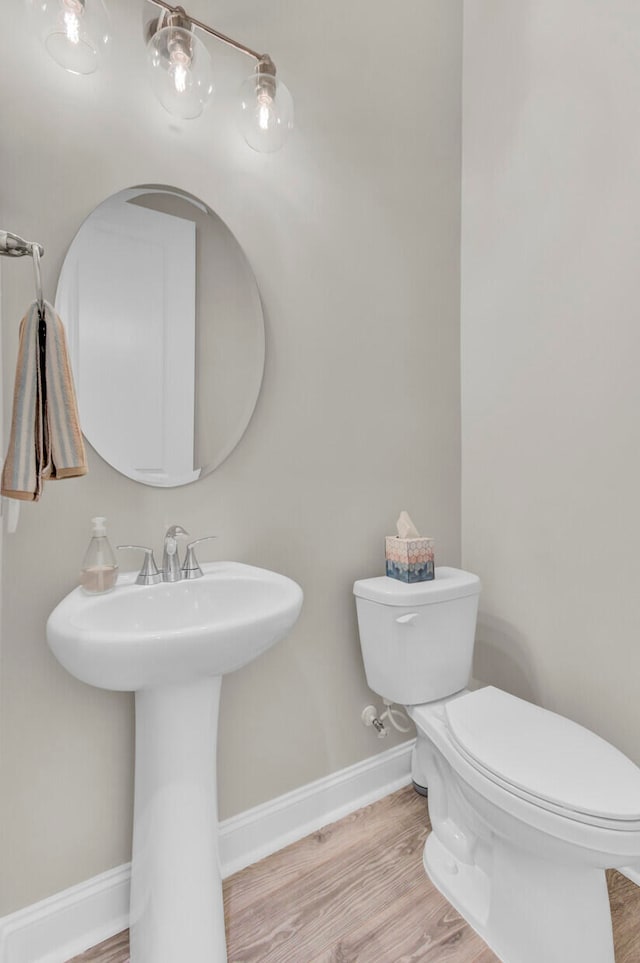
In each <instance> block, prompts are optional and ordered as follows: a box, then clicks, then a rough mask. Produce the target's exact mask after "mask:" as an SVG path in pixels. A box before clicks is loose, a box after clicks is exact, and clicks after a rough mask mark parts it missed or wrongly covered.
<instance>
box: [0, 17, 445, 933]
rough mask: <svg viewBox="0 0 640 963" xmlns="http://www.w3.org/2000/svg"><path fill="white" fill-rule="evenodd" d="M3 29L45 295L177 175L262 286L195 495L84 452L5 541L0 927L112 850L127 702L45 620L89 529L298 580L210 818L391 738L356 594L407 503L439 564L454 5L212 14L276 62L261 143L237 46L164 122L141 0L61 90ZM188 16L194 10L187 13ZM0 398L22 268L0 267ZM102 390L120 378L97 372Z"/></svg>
mask: <svg viewBox="0 0 640 963" xmlns="http://www.w3.org/2000/svg"><path fill="white" fill-rule="evenodd" d="M12 6H13V7H14V9H13V10H12V14H11V20H10V28H9V29H7V30H5V31H3V32H2V35H0V64H1V68H0V69H1V71H2V80H3V82H2V84H0V100H1V103H0V116H2V118H3V122H2V137H1V138H0V171H1V172H2V177H1V179H0V197H1V212H2V214H1V218H2V225H1V226H2V227H3V228H6V229H9V230H15V231H18V232H20V233H22V234H24V235H25V236H27V237H29V238H31V237H33V238H37V239H39V240H40V241H41V242H42V243H43V244H44V245H45V248H46V256H45V258H44V261H43V269H44V279H45V286H46V290H47V294H48V296H49V298H53V294H54V291H55V284H56V280H57V275H58V272H59V270H60V266H61V263H62V259H63V257H64V254H65V251H66V248H67V246H68V244H69V243H70V241H71V239H72V237H73V235H74V233H75V231H76V230H77V228H78V226H79V224H80V223H81V221H82V219H83V218H84V217H85V216H86V215H87V213H88V212H89V211H90V210H91V209H93V207H95V205H96V204H98V203H99V202H100V201H101V200H102V199H103V198H104V197H106V196H108V195H109V194H112V193H114V192H115V191H118V190H121V189H122V188H124V187H127V186H130V185H134V184H140V183H160V184H161V183H166V184H175V185H177V186H179V187H182V188H184V189H185V190H187V191H189V192H191V193H193V194H195V195H197V196H199V197H201V198H202V199H203V200H204V201H205V202H206V203H207V204H209V206H210V207H212V208H213V209H214V210H215V211H217V212H218V213H219V214H220V216H221V217H222V218H223V220H224V221H225V222H226V223H227V224H228V225H229V227H230V228H231V230H232V231H233V232H234V234H235V235H236V237H237V238H238V239H239V241H240V243H241V244H242V245H243V247H244V249H245V251H246V253H247V256H248V258H249V260H250V262H251V264H252V266H253V269H254V272H255V274H256V278H257V281H258V285H259V287H260V290H261V293H262V297H263V300H264V307H265V314H266V322H267V364H266V372H265V380H264V387H263V391H262V395H261V397H260V400H259V403H258V407H257V410H256V414H255V416H254V418H253V421H252V423H251V425H250V426H249V430H248V431H247V433H246V435H245V437H244V439H243V441H242V442H241V444H240V446H239V447H238V448H237V449H236V451H235V452H234V453H233V455H232V456H231V457H230V458H229V459H228V460H227V461H226V462H225V463H224V464H223V465H222V467H221V468H220V469H219V470H218V471H216V472H215V473H214V474H213V475H211V476H210V477H208V478H206V479H205V480H203V481H201V482H199V483H198V484H197V485H194V486H190V487H187V488H182V489H175V490H170V491H164V490H157V489H148V488H144V487H142V486H139V485H136V484H135V483H133V482H131V481H129V480H127V479H125V478H123V477H121V476H119V475H118V474H116V473H115V472H114V471H113V470H112V469H110V468H109V467H108V466H107V465H105V464H104V463H103V462H102V461H101V459H100V458H99V457H97V456H96V455H95V454H94V453H93V452H89V458H90V473H89V475H88V476H87V477H86V479H81V480H67V481H63V482H56V483H50V484H48V485H47V487H46V490H45V493H44V496H43V499H42V501H41V502H40V503H39V504H28V505H25V506H24V507H23V509H22V514H21V520H20V527H19V529H18V532H17V534H16V535H14V536H11V537H9V538H7V539H6V556H5V571H4V579H3V615H4V625H3V634H2V665H1V679H2V694H1V702H0V711H1V715H0V740H1V746H0V748H1V752H2V757H1V758H2V773H1V778H2V790H1V805H2V812H1V813H0V832H1V833H2V847H1V852H0V863H1V865H2V874H1V885H2V890H3V891H2V895H1V899H0V914H4V913H8V912H10V911H12V910H14V909H16V908H18V907H20V906H24V905H26V904H29V903H31V902H33V901H35V900H38V899H40V898H42V897H45V896H47V895H49V894H51V893H54V892H56V891H58V890H60V889H62V888H64V887H66V886H69V885H71V884H73V883H77V882H79V881H81V880H83V879H86V878H88V877H91V876H92V875H94V874H96V873H99V872H101V871H103V870H106V869H108V868H109V867H111V866H115V865H118V864H120V863H122V862H124V861H126V860H127V859H128V857H129V835H130V830H131V802H132V700H131V697H130V696H128V695H122V694H114V693H109V692H103V691H99V690H94V689H92V688H89V687H87V686H84V685H82V684H81V683H79V682H76V681H75V680H74V679H72V678H71V677H70V676H68V675H67V674H66V673H65V672H64V670H62V669H61V668H60V667H59V666H58V665H57V663H56V662H55V661H54V659H53V658H52V657H51V656H50V654H49V652H48V650H47V647H46V643H45V635H44V632H45V622H46V618H47V614H48V613H49V611H50V610H51V608H52V607H53V606H54V605H55V604H56V602H57V601H58V600H59V599H60V598H61V597H62V596H63V595H64V594H65V593H66V592H67V591H68V590H69V589H71V588H72V587H73V585H74V584H75V583H76V581H77V577H78V568H79V565H80V561H81V558H82V555H83V553H84V550H85V547H86V543H87V540H88V536H89V524H88V523H89V518H90V516H91V515H94V514H105V515H107V516H108V518H109V521H110V533H111V537H112V541H113V543H114V544H115V543H117V542H121V541H135V542H141V543H146V544H153V545H155V546H156V548H159V547H160V545H161V538H162V533H163V530H164V528H165V527H166V526H167V525H168V524H170V523H172V522H180V523H181V524H183V525H184V526H185V527H186V528H187V529H188V530H189V531H190V532H192V533H193V534H194V535H198V534H209V533H211V532H217V533H218V534H219V536H220V537H219V539H218V540H217V542H214V543H210V544H209V545H208V546H202V548H203V551H202V558H203V559H206V558H229V559H237V560H240V561H246V562H251V563H255V564H257V565H263V566H266V567H269V568H272V569H275V570H277V571H281V572H284V573H286V574H288V575H291V576H293V578H295V579H297V580H298V581H299V582H300V584H301V585H302V586H303V588H304V591H305V606H304V610H303V614H302V617H301V619H300V621H299V624H298V625H297V627H296V629H295V631H294V632H292V634H291V636H290V637H289V638H288V639H287V640H286V641H285V642H283V643H281V644H280V645H278V646H277V647H276V648H275V649H273V650H272V651H271V652H269V653H268V654H266V655H264V656H263V657H262V658H260V659H259V660H258V661H257V662H255V663H254V664H253V665H251V666H249V667H248V668H246V669H245V670H243V671H241V672H238V673H237V674H236V675H234V676H231V677H228V678H227V679H226V680H225V683H224V686H223V696H222V707H221V720H220V752H219V780H220V787H221V790H220V795H221V799H220V810H221V812H220V814H221V817H223V818H224V817H227V816H230V815H232V814H234V813H237V812H239V811H242V810H244V809H246V808H248V807H250V806H253V805H255V804H257V803H260V802H261V801H264V800H267V799H270V798H273V797H275V796H278V795H279V794H281V793H283V792H286V791H287V790H290V789H292V788H295V787H297V786H300V785H303V784H305V783H307V782H308V781H310V780H314V779H316V778H319V777H321V776H324V775H326V774H328V773H331V772H333V771H335V770H338V769H340V768H342V767H344V766H347V765H349V764H352V763H355V762H356V761H358V760H361V759H363V758H366V757H367V756H370V755H373V754H375V753H376V752H378V751H380V750H381V749H384V748H387V746H388V743H387V745H385V744H384V743H379V742H378V741H377V740H376V739H375V737H374V736H373V735H372V733H371V730H366V729H364V727H362V725H361V724H360V719H359V716H360V711H361V709H362V707H363V706H364V705H365V704H366V703H367V702H368V701H370V693H369V692H368V690H367V687H366V684H365V679H364V673H363V668H362V662H361V657H360V652H359V645H358V639H357V632H356V623H355V612H354V605H353V600H352V596H351V585H352V582H353V580H354V578H356V577H362V576H369V575H374V574H379V573H380V572H381V571H382V566H383V536H384V535H385V533H388V532H389V531H392V530H393V523H394V521H395V518H396V516H397V513H398V512H399V510H400V509H402V508H406V509H408V510H409V511H410V512H411V513H412V514H413V515H414V517H415V521H416V523H417V524H418V525H419V526H420V527H421V528H423V529H424V530H427V531H428V533H429V534H432V535H434V536H435V538H436V540H437V541H436V545H437V552H438V560H439V561H440V562H441V563H448V564H456V563H457V562H459V524H460V503H459V478H460V454H459V442H460V438H459V417H460V408H459V371H458V368H459V325H458V316H459V311H458V299H459V214H460V211H459V204H460V201H459V192H460V129H461V126H460V83H461V64H460V56H461V3H460V2H453V0H406V2H405V3H403V4H402V5H400V6H399V7H397V8H395V9H394V11H393V17H392V18H391V19H390V18H389V10H388V8H387V7H386V6H383V5H382V4H379V3H377V4H373V5H372V4H371V3H370V2H368V3H365V2H364V0H353V2H352V3H350V4H348V5H346V6H345V5H343V4H342V3H338V2H335V0H333V2H331V0H330V2H328V3H324V4H318V3H316V2H313V3H312V2H309V0H295V2H294V0H290V2H287V0H274V2H273V3H269V4H264V3H258V2H257V0H252V2H246V0H241V2H236V3H232V4H231V3H230V4H227V5H226V8H225V7H224V6H222V7H220V6H219V7H218V10H219V18H218V19H216V21H215V23H216V26H217V27H218V28H219V29H221V30H223V31H225V32H228V33H231V34H232V35H236V36H238V37H239V38H240V39H242V40H244V41H245V42H247V43H249V44H252V45H253V46H257V47H259V48H260V49H266V50H269V52H270V53H271V54H272V55H273V57H274V59H275V60H276V62H277V63H279V64H281V72H282V76H283V79H284V80H285V81H286V82H287V83H288V85H289V86H290V88H291V89H292V91H293V92H294V95H295V98H296V105H297V117H298V129H297V131H296V133H295V136H294V138H293V139H292V141H291V143H290V145H289V146H288V147H287V148H286V149H285V151H284V152H282V153H280V154H276V155H272V156H259V155H257V154H254V153H253V152H252V151H250V150H249V149H248V148H245V146H244V144H243V142H242V141H241V139H240V138H239V135H237V134H236V132H235V130H234V129H233V127H232V118H231V111H230V104H229V94H228V91H235V89H236V88H237V86H238V85H239V83H240V81H241V79H242V78H243V76H244V74H245V73H246V72H247V67H249V68H250V66H251V65H250V64H249V62H248V61H245V60H244V59H243V58H241V57H238V55H234V54H232V53H231V52H230V51H227V50H226V49H218V50H217V51H216V63H217V65H218V78H217V80H218V94H219V97H218V102H217V104H216V106H214V107H212V108H211V110H210V111H209V112H208V114H207V115H205V116H204V117H203V118H202V119H201V120H200V121H197V122H192V123H186V122H185V123H181V122H179V121H176V120H173V119H171V118H169V116H168V115H166V114H165V113H164V112H163V110H162V108H161V107H160V106H159V105H158V104H157V103H156V102H155V100H154V99H153V97H152V95H151V93H150V91H149V89H148V86H147V82H146V77H145V74H144V57H143V49H142V46H141V39H140V23H141V17H140V5H139V4H138V3H135V4H133V3H128V2H126V0H111V8H112V10H113V21H114V31H113V32H114V45H113V46H114V50H113V55H112V60H111V62H110V64H109V65H108V66H107V67H105V69H104V70H103V71H102V72H101V73H99V74H96V75H94V76H92V77H88V78H75V77H72V76H71V75H68V74H66V73H64V72H63V71H61V70H60V69H59V68H57V67H56V66H55V64H53V62H51V61H50V60H49V59H48V58H46V57H45V56H44V55H43V52H42V50H41V49H40V47H39V45H38V42H37V41H36V40H35V39H33V38H32V36H31V34H29V32H28V22H27V19H26V16H25V15H24V13H23V10H22V7H21V5H19V4H18V3H15V4H13V5H12ZM189 9H190V11H191V12H192V13H193V15H194V16H201V17H202V18H204V19H208V18H209V17H210V16H212V10H210V9H209V4H207V3H205V2H204V0H200V2H197V0H192V2H190V4H189ZM2 271H3V319H4V322H3V328H4V330H3V339H4V341H3V351H4V385H3V391H4V396H5V403H7V400H8V399H9V397H10V393H11V386H12V383H13V365H14V362H15V356H16V350H17V328H18V322H19V319H20V317H21V314H22V312H23V310H24V308H25V307H26V305H27V303H28V302H29V300H30V299H31V298H32V282H31V265H30V264H29V263H28V262H27V261H26V260H25V261H15V262H11V263H3V265H2ZM114 390H116V389H115V387H114Z"/></svg>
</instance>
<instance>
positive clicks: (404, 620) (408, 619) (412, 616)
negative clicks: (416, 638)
mask: <svg viewBox="0 0 640 963" xmlns="http://www.w3.org/2000/svg"><path fill="white" fill-rule="evenodd" d="M417 618H418V613H417V612H409V614H408V615H399V616H398V618H397V619H396V622H398V623H399V624H400V625H411V623H412V622H415V620H416V619H417Z"/></svg>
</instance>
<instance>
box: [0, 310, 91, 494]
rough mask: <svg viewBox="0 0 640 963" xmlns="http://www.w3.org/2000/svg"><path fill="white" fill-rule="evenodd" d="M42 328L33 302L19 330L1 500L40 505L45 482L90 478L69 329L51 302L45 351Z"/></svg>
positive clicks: (46, 313) (45, 320)
mask: <svg viewBox="0 0 640 963" xmlns="http://www.w3.org/2000/svg"><path fill="white" fill-rule="evenodd" d="M39 327H40V314H39V310H38V304H37V302H35V301H34V303H33V304H32V305H31V306H30V308H29V310H28V311H27V314H26V315H25V317H24V318H23V319H22V323H21V325H20V346H19V349H18V364H17V370H16V383H15V388H14V393H13V415H12V420H11V437H10V439H9V448H8V451H7V457H6V460H5V464H4V469H3V471H2V494H3V495H6V496H8V497H9V498H20V499H24V500H28V501H38V499H39V498H40V495H41V494H42V482H43V480H44V479H48V478H50V479H55V478H70V477H73V476H77V475H85V474H86V472H87V463H86V457H85V452H84V444H83V441H82V432H81V430H80V422H79V419H78V406H77V403H76V395H75V390H74V387H73V376H72V374H71V365H70V364H69V357H68V354H67V343H66V337H65V333H64V327H63V325H62V322H61V321H60V318H59V317H58V316H57V314H56V313H55V311H54V309H53V308H52V307H51V305H50V304H48V303H47V302H46V301H45V304H44V318H43V333H44V339H43V340H44V345H43V344H42V343H41V338H40V336H39ZM43 348H44V350H43Z"/></svg>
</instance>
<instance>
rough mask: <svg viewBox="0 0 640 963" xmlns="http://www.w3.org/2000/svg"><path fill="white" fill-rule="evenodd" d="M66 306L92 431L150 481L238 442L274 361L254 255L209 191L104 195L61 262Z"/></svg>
mask: <svg viewBox="0 0 640 963" xmlns="http://www.w3.org/2000/svg"><path fill="white" fill-rule="evenodd" d="M56 310H57V312H58V314H59V315H60V317H61V318H62V320H63V322H64V324H65V327H66V330H67V336H68V340H69V354H70V357H71V364H72V367H73V373H74V378H75V383H76V391H77V395H78V409H79V412H80V420H81V423H82V429H83V432H84V434H85V437H86V438H87V441H89V442H90V444H91V445H92V446H93V447H94V448H95V450H96V451H97V452H98V454H99V455H101V456H102V457H103V458H104V459H105V460H106V461H107V462H108V463H109V464H110V465H112V467H113V468H115V469H117V470H118V471H119V472H122V474H123V475H127V476H128V477H129V478H133V479H135V481H139V482H143V483H144V484H146V485H158V486H165V487H173V486H176V485H186V484H188V483H189V482H192V481H196V480H197V479H198V478H202V477H203V476H204V475H207V474H208V473H209V472H211V471H213V469H214V468H216V467H217V466H218V465H219V464H220V463H221V462H222V461H223V460H224V459H225V458H226V457H227V455H228V454H229V453H230V452H231V451H232V450H233V449H234V448H235V446H236V445H237V444H238V442H239V441H240V438H241V437H242V435H243V434H244V431H245V429H246V427H247V425H248V423H249V420H250V418H251V415H252V414H253V410H254V408H255V404H256V401H257V399H258V394H259V392H260V385H261V383H262V373H263V368H264V318H263V314H262V305H261V303H260V295H259V293H258V288H257V286H256V282H255V278H254V276H253V273H252V271H251V268H250V267H249V263H248V261H247V259H246V257H245V255H244V252H243V250H242V248H241V247H240V245H239V244H238V242H237V240H236V239H235V237H234V236H233V234H232V233H231V231H230V230H229V228H228V227H227V226H226V224H224V222H223V221H222V220H221V219H220V218H219V217H218V216H217V215H216V214H214V212H213V211H212V210H210V209H209V208H208V207H207V205H206V204H204V203H203V202H202V201H200V200H198V199H197V198H195V197H192V196H191V195H189V194H186V193H185V192H184V191H181V190H177V189H176V188H173V187H160V186H143V187H134V188H130V189H129V190H125V191H121V192H120V193H119V194H114V195H113V197H109V198H107V200H105V201H104V202H103V203H102V204H100V205H99V206H98V207H97V208H96V209H95V210H94V211H93V212H92V213H91V214H90V215H89V217H88V218H87V219H86V220H85V222H84V223H83V225H82V226H81V228H80V230H79V231H78V233H77V234H76V236H75V238H74V240H73V242H72V244H71V247H70V248H69V251H68V252H67V256H66V258H65V260H64V264H63V266H62V271H61V273H60V279H59V282H58V290H57V294H56Z"/></svg>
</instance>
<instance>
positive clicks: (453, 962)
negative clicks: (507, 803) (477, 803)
mask: <svg viewBox="0 0 640 963" xmlns="http://www.w3.org/2000/svg"><path fill="white" fill-rule="evenodd" d="M428 830H429V824H428V816H427V809H426V801H425V800H424V799H423V798H422V797H421V796H418V795H417V794H416V793H415V792H414V791H413V789H412V788H411V787H408V788H406V789H401V790H400V791H399V792H397V793H394V794H393V795H392V796H388V797H387V798H386V799H382V800H381V801H380V802H377V803H374V804H373V805H371V806H367V807H365V808H364V809H361V810H359V811H358V812H356V813H353V814H352V815H350V816H347V817H345V818H344V819H342V820H340V822H337V823H333V824H332V825H331V826H327V827H326V828H324V829H321V830H320V831H319V832H316V833H313V834H312V835H311V836H307V837H306V838H305V839H302V840H300V842H298V843H294V844H293V845H292V846H288V847H287V848H286V849H283V850H281V851H280V852H278V853H275V854H274V855H273V856H269V857H268V858H267V859H264V860H262V861H261V862H259V863H256V864H255V865H254V866H249V867H248V868H247V869H244V870H242V872H240V873H237V874H236V875H235V876H232V877H231V878H230V879H228V880H226V881H225V883H224V899H225V916H226V927H227V945H228V947H229V963H436V961H437V963H496V961H497V957H496V956H495V955H494V954H493V953H492V952H491V951H490V950H489V949H488V948H487V946H486V945H485V943H483V941H482V940H481V939H480V937H479V936H478V935H477V934H476V933H474V931H473V930H472V929H471V928H470V927H469V926H467V924H466V923H464V922H463V920H462V919H461V918H460V916H459V915H458V913H456V911H455V910H454V909H452V907H451V906H450V905H449V904H448V903H447V901H446V900H445V899H444V897H443V896H441V895H440V893H439V892H438V891H437V890H436V889H435V888H434V887H433V886H432V885H431V883H430V882H429V880H428V879H427V877H426V875H425V873H424V870H423V868H422V847H423V845H424V840H425V837H426V835H427V832H428ZM608 881H609V894H610V898H611V907H612V913H613V921H614V936H615V943H616V963H639V961H640V887H637V886H634V884H633V883H631V882H630V881H629V880H627V879H625V878H624V877H623V876H620V875H619V874H618V873H614V872H611V873H610V874H609V877H608ZM128 953H129V948H128V938H127V933H121V934H120V935H118V936H116V937H114V938H113V939H111V940H107V941H106V942H105V943H101V944H100V946H96V947H94V949H92V950H88V951H87V952H86V953H83V954H82V955H81V956H76V957H74V959H73V961H70V963H126V961H127V959H128ZM176 963H188V961H186V960H185V961H181V960H176ZM541 963H542V961H541ZM567 963H570V961H567ZM571 963H578V961H571Z"/></svg>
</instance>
